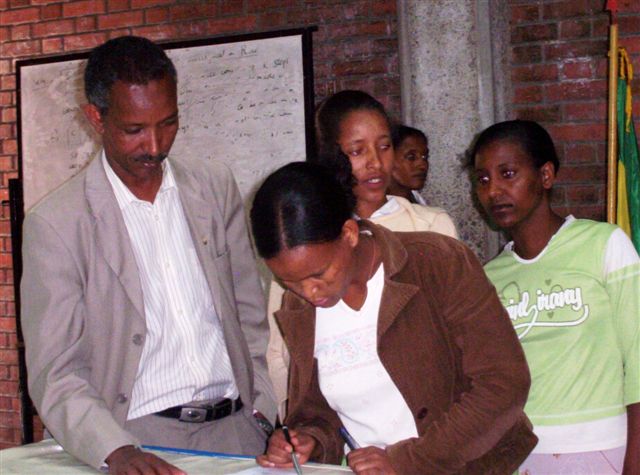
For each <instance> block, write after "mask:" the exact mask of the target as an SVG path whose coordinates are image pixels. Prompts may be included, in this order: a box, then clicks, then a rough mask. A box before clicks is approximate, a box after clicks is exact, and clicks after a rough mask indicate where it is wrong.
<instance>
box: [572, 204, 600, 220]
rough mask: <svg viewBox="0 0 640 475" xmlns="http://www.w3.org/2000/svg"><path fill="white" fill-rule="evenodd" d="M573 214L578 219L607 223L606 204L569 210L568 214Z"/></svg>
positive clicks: (575, 207) (576, 207) (574, 207)
mask: <svg viewBox="0 0 640 475" xmlns="http://www.w3.org/2000/svg"><path fill="white" fill-rule="evenodd" d="M569 213H571V214H573V215H574V216H575V217H576V218H584V219H592V220H594V221H606V213H605V206H604V204H601V205H591V206H576V205H574V206H573V207H571V208H570V209H569V211H568V212H567V213H564V215H566V214H569Z"/></svg>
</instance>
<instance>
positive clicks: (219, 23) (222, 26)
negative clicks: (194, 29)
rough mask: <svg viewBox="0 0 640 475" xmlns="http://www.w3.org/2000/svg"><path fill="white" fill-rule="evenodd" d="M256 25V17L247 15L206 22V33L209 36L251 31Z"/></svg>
mask: <svg viewBox="0 0 640 475" xmlns="http://www.w3.org/2000/svg"><path fill="white" fill-rule="evenodd" d="M256 24H257V17H256V16H254V15H247V16H244V17H239V18H233V19H231V18H220V19H216V20H213V19H209V20H207V32H208V34H210V35H215V34H222V33H231V32H245V31H252V30H253V29H254V28H255V27H256Z"/></svg>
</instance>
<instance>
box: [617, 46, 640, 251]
mask: <svg viewBox="0 0 640 475" xmlns="http://www.w3.org/2000/svg"><path fill="white" fill-rule="evenodd" d="M619 52H620V53H619V66H620V74H619V76H618V100H617V122H618V193H617V196H618V199H617V212H616V223H617V224H618V226H620V227H621V228H622V229H623V230H624V231H625V232H626V233H627V234H628V235H629V237H630V238H631V240H632V241H633V244H634V246H635V248H636V249H637V250H638V252H640V158H639V156H640V153H638V140H637V138H636V132H635V127H634V124H633V117H632V114H631V109H632V96H631V80H632V79H633V67H632V66H631V62H630V61H629V57H628V55H627V52H626V51H625V49H624V48H620V49H619Z"/></svg>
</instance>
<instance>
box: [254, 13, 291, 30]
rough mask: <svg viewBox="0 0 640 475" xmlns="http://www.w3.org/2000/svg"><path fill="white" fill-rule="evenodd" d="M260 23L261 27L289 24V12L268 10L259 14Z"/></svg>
mask: <svg viewBox="0 0 640 475" xmlns="http://www.w3.org/2000/svg"><path fill="white" fill-rule="evenodd" d="M257 20H258V25H259V27H260V28H261V29H269V28H277V27H285V26H286V25H288V24H289V14H288V12H266V13H261V14H260V15H258V18H257Z"/></svg>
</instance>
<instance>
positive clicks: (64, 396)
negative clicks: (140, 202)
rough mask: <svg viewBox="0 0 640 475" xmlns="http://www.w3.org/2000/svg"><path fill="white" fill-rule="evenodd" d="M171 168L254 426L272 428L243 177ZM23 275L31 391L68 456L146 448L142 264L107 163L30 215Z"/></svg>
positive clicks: (86, 457)
mask: <svg viewBox="0 0 640 475" xmlns="http://www.w3.org/2000/svg"><path fill="white" fill-rule="evenodd" d="M171 166H172V169H173V172H174V175H175V179H176V182H177V184H178V189H179V193H180V198H181V201H182V205H183V207H184V210H185V214H186V216H187V221H188V224H189V228H190V230H191V234H192V237H193V241H194V245H195V248H196V251H197V253H198V257H199V258H200V262H201V263H202V266H203V270H204V272H205V275H206V278H207V281H208V283H209V288H210V289H211V294H212V297H213V302H214V305H215V308H216V310H217V313H218V315H219V317H220V319H221V321H222V327H223V331H224V336H225V340H226V343H227V349H228V352H229V356H230V359H231V364H232V367H233V372H234V375H235V379H236V384H237V385H238V389H239V391H240V396H241V397H242V400H243V401H244V402H245V407H244V408H243V411H244V413H245V415H246V417H250V418H251V419H252V420H253V417H252V416H251V414H252V409H253V408H254V407H255V408H256V409H257V410H259V411H261V412H262V413H263V414H264V415H265V416H267V417H268V418H269V419H271V420H273V419H275V401H274V397H273V390H272V388H271V383H270V382H269V377H268V374H267V368H266V361H265V356H264V355H265V351H266V345H267V340H268V332H269V330H268V325H267V321H266V311H265V306H264V296H263V292H262V289H261V286H260V282H259V278H258V274H257V270H256V266H255V260H254V254H253V251H252V249H251V246H250V243H249V236H248V233H247V228H246V223H245V215H244V208H243V206H242V202H241V199H240V195H239V193H238V190H237V187H236V184H235V181H234V179H233V177H232V175H231V172H230V171H229V170H228V169H227V168H226V167H225V166H223V165H221V164H217V163H212V162H210V161H207V162H204V161H198V160H186V159H185V160H183V159H180V160H179V161H171ZM23 268H24V271H23V278H22V284H21V298H22V328H23V332H24V338H25V344H26V354H27V368H28V375H29V391H30V395H31V397H32V399H33V401H34V403H35V406H36V408H37V409H38V412H39V413H40V416H41V417H42V420H43V422H44V424H45V425H46V427H47V429H48V430H49V431H50V432H51V434H52V435H53V436H54V437H55V438H56V439H57V440H58V442H59V443H60V444H61V445H62V446H63V447H64V448H65V450H67V451H68V452H70V453H71V454H73V455H75V456H76V457H78V458H79V459H81V460H82V461H84V462H86V463H88V464H90V465H93V466H94V467H98V466H100V465H101V464H102V463H103V461H104V459H105V458H106V457H107V455H109V454H110V453H111V452H112V451H113V450H115V449H116V448H118V447H120V446H123V445H127V444H136V443H138V441H137V440H135V438H134V437H133V436H132V435H131V434H128V433H127V432H126V431H125V430H124V429H123V427H124V423H125V421H126V417H127V412H128V409H129V400H130V397H131V392H132V389H133V384H134V379H135V376H136V372H137V369H138V362H139V360H140V355H141V353H142V347H143V343H144V335H145V312H144V305H143V297H142V288H141V284H140V278H139V275H138V269H137V265H136V260H135V257H134V254H133V250H132V247H131V242H130V240H129V236H128V233H127V229H126V227H125V223H124V220H123V218H122V214H121V212H120V209H119V207H118V204H117V202H116V199H115V196H114V194H113V191H112V189H111V185H110V184H109V182H108V179H107V176H106V174H105V172H104V168H103V167H102V164H101V161H100V160H99V159H97V158H96V159H94V160H93V161H92V162H90V163H89V165H88V166H87V167H86V168H85V169H84V170H83V171H82V172H81V173H80V174H78V175H77V176H75V177H74V178H72V179H71V180H69V181H68V182H67V183H65V184H64V185H63V186H62V187H61V188H59V189H57V190H56V191H54V192H53V193H51V194H50V195H49V196H47V197H46V198H45V199H44V200H43V201H41V202H40V203H38V204H37V205H36V206H35V207H34V208H33V209H32V210H31V211H30V212H29V213H28V214H27V216H26V218H25V222H24V238H23Z"/></svg>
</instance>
